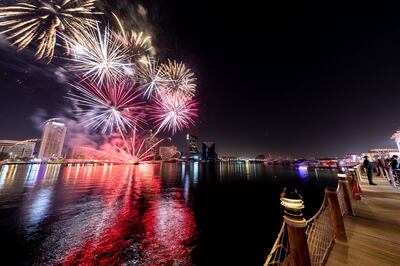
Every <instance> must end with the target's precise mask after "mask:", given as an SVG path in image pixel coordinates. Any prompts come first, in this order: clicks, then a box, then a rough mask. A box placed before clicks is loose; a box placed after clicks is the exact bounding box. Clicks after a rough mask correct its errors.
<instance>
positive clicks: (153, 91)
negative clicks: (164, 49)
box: [135, 58, 164, 99]
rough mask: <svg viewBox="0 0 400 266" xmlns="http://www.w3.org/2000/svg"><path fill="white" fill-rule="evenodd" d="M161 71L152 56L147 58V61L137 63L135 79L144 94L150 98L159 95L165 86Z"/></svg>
mask: <svg viewBox="0 0 400 266" xmlns="http://www.w3.org/2000/svg"><path fill="white" fill-rule="evenodd" d="M160 74H161V71H160V69H159V68H158V67H157V63H156V62H155V60H154V59H152V58H147V60H146V62H144V63H142V64H139V65H137V68H136V73H135V81H136V82H137V83H138V84H139V86H140V89H142V90H143V95H144V96H145V97H146V98H147V99H150V98H151V97H152V96H153V95H157V94H158V93H159V92H160V91H161V89H162V88H163V87H164V80H163V79H162V78H161V75H160Z"/></svg>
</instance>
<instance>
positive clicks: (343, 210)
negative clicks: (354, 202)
mask: <svg viewBox="0 0 400 266" xmlns="http://www.w3.org/2000/svg"><path fill="white" fill-rule="evenodd" d="M344 189H345V188H344V187H342V183H340V182H339V183H338V186H337V189H336V193H337V197H338V200H339V206H340V212H341V213H342V216H344V215H345V214H346V206H345V201H344V191H343V190H344Z"/></svg>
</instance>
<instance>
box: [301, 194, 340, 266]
mask: <svg viewBox="0 0 400 266" xmlns="http://www.w3.org/2000/svg"><path fill="white" fill-rule="evenodd" d="M330 223H331V219H330V213H329V208H328V202H327V199H326V197H325V198H324V201H323V202H322V204H321V207H320V209H319V211H318V212H317V213H316V214H315V215H314V216H313V217H312V218H310V219H309V220H307V229H306V235H307V243H308V250H309V253H310V260H311V265H323V264H324V262H325V259H326V256H327V255H328V251H329V249H330V247H331V246H332V243H333V241H334V236H333V231H332V227H331V225H330Z"/></svg>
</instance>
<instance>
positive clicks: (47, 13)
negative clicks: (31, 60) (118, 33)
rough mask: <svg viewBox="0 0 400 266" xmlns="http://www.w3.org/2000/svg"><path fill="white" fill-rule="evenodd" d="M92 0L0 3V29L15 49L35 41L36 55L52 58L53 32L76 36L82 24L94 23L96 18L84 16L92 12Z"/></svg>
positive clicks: (39, 57) (33, 0)
mask: <svg viewBox="0 0 400 266" xmlns="http://www.w3.org/2000/svg"><path fill="white" fill-rule="evenodd" d="M95 2H96V0H47V1H46V0H25V1H21V2H18V3H16V4H15V5H10V6H1V7H0V18H1V19H4V21H1V22H0V26H1V27H5V28H6V29H5V30H3V31H2V32H0V33H1V34H8V37H7V39H9V40H12V41H13V43H12V45H15V46H17V47H18V49H19V50H22V49H24V48H25V47H26V46H28V45H29V44H30V43H31V42H33V41H37V42H38V46H37V50H36V57H37V58H38V59H41V58H48V59H49V60H51V59H52V57H53V55H54V47H55V45H56V41H57V34H58V33H63V34H65V35H68V36H71V37H72V38H76V39H79V38H80V36H81V32H82V31H83V25H86V26H87V27H90V26H94V25H95V23H96V20H94V19H91V18H89V17H88V16H90V15H93V14H98V13H96V12H93V9H94V8H95V7H94V3H95Z"/></svg>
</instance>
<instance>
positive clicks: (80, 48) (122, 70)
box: [66, 25, 133, 85]
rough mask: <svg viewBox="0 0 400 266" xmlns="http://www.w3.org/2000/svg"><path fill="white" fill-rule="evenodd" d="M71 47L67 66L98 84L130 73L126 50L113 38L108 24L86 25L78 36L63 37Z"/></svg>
mask: <svg viewBox="0 0 400 266" xmlns="http://www.w3.org/2000/svg"><path fill="white" fill-rule="evenodd" d="M66 39H67V42H68V43H70V46H71V50H72V58H71V59H68V60H70V61H71V62H72V64H71V65H70V69H71V70H72V71H74V72H78V73H81V74H82V77H83V78H84V79H90V80H91V81H94V82H96V83H97V84H98V85H101V84H102V83H103V82H104V81H107V82H109V83H116V82H117V81H118V80H121V79H123V78H124V77H125V76H126V75H132V73H131V68H132V66H133V64H132V63H130V62H129V54H128V51H127V50H126V49H125V48H123V47H122V44H121V43H120V42H119V41H118V40H116V39H115V38H114V37H113V35H112V33H111V31H110V30H109V28H108V27H106V28H105V30H104V32H103V33H102V31H101V30H100V28H99V26H98V25H96V27H95V28H92V27H87V28H86V30H85V34H83V35H81V38H79V39H73V38H68V37H66Z"/></svg>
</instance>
